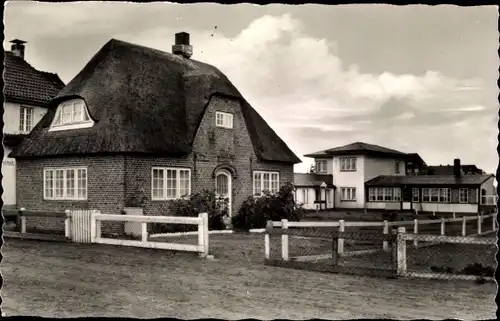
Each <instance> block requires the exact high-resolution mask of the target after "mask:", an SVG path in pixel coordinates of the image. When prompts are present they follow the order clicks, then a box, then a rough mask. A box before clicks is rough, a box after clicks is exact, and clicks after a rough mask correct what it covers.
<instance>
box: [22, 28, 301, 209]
mask: <svg viewBox="0 0 500 321" xmlns="http://www.w3.org/2000/svg"><path fill="white" fill-rule="evenodd" d="M173 52H174V53H167V52H163V51H160V50H156V49H151V48H147V47H143V46H139V45H135V44H131V43H127V42H124V41H120V40H115V39H112V40H110V41H109V42H108V43H106V44H105V45H104V46H103V47H102V49H101V50H99V51H98V52H97V53H96V54H95V56H94V57H93V58H92V59H91V60H90V61H89V62H88V63H87V65H86V66H85V67H84V68H83V69H82V70H81V71H80V72H79V73H78V74H77V75H76V77H75V78H74V79H73V80H71V81H70V83H69V84H68V85H67V86H66V87H65V88H64V89H63V90H62V91H61V92H60V93H59V94H58V95H57V96H56V97H55V98H54V99H53V100H52V101H51V103H50V106H51V107H50V111H49V112H48V113H47V114H46V115H45V117H44V118H43V119H42V120H41V121H40V123H39V124H38V125H37V126H36V127H35V128H34V129H33V131H32V132H31V134H30V135H29V137H28V138H27V139H26V140H25V141H24V142H23V143H22V144H21V145H20V146H19V147H18V148H17V149H15V150H14V151H13V153H12V156H14V157H15V158H16V159H17V160H18V162H19V163H20V165H19V172H20V173H22V175H21V180H22V179H23V178H22V177H26V178H27V177H28V176H29V175H31V176H32V177H34V180H35V181H36V179H37V178H36V175H34V173H32V171H34V170H35V171H39V172H38V174H37V175H39V176H38V177H39V178H40V180H43V174H42V173H43V172H44V171H45V170H46V169H47V168H49V167H54V166H55V167H57V166H61V167H65V166H69V165H71V166H70V167H74V168H76V167H83V168H85V169H86V171H88V173H87V172H86V175H87V176H86V177H87V178H86V179H88V192H85V193H87V195H84V194H83V192H82V195H81V197H80V198H78V199H77V200H78V201H79V202H83V203H86V204H85V206H86V207H88V208H95V207H99V206H100V205H102V203H103V202H102V200H101V199H99V197H101V198H102V197H103V196H102V195H103V194H106V193H107V192H108V190H109V191H111V190H112V191H113V194H116V193H118V194H116V195H114V196H113V200H112V202H118V205H113V206H108V205H107V208H106V206H104V209H102V210H105V211H116V210H118V208H119V207H124V206H127V205H130V203H131V202H132V201H131V200H132V199H134V200H136V199H137V198H139V199H141V202H140V203H141V204H140V206H141V207H143V208H144V209H145V211H150V212H155V211H159V209H160V207H161V206H158V205H157V204H158V203H154V202H152V201H153V200H154V201H158V200H170V199H174V198H176V197H179V195H180V193H184V192H194V191H200V190H201V189H214V187H215V188H217V187H216V184H217V183H216V181H218V182H219V185H220V186H222V187H221V188H220V191H219V192H220V193H222V194H228V196H229V198H231V206H232V208H231V211H232V213H233V214H234V213H235V212H236V210H237V209H238V208H239V204H238V203H241V202H242V200H243V199H244V198H246V197H248V196H250V195H252V194H258V193H261V192H262V189H269V188H271V189H276V188H277V186H278V185H281V184H284V183H285V182H286V181H289V182H293V164H295V163H299V162H300V160H299V158H298V157H297V156H296V155H295V154H294V153H293V152H292V151H291V150H290V149H289V148H288V146H287V145H286V144H285V142H284V141H283V140H282V139H281V138H280V137H278V135H277V134H276V133H275V132H274V130H273V129H272V128H271V127H269V125H268V124H267V123H266V122H265V120H264V119H263V118H262V117H261V116H260V115H259V114H258V113H257V112H256V111H255V109H253V108H252V107H251V106H250V104H249V103H248V102H247V101H246V100H245V99H244V98H243V97H242V95H241V94H240V92H239V91H238V90H237V89H236V88H235V87H234V85H233V84H232V83H231V82H230V81H229V80H228V78H227V77H226V76H225V75H224V74H223V73H222V72H221V71H219V70H218V69H217V68H215V67H214V66H211V65H208V64H205V63H202V62H199V61H196V60H192V59H190V56H191V53H192V48H191V46H190V44H189V35H188V34H186V33H180V34H177V35H176V43H175V44H174V46H173ZM65 108H66V109H65ZM71 113H72V114H71ZM71 115H73V116H71ZM71 119H78V121H77V122H76V123H74V124H73V123H71V121H70V120H71ZM61 124H63V125H64V124H66V125H64V126H59V125H61ZM65 126H66V127H65ZM68 126H69V127H68ZM96 164H99V165H96ZM172 168H174V169H172ZM179 168H181V169H179ZM184 170H185V172H182V171H184ZM92 171H93V172H94V173H92ZM155 171H158V172H155ZM219 171H222V172H223V173H224V175H226V176H225V177H226V178H225V179H226V181H223V178H221V177H219ZM111 172H112V173H113V175H111ZM167 172H168V173H167ZM52 174H53V173H51V172H50V173H49V174H47V173H45V177H47V175H48V177H52V176H51V175H52ZM82 175H83V174H82ZM158 175H159V176H158ZM186 175H187V176H186ZM70 176H71V177H72V175H70ZM152 176H154V178H153V177H152ZM65 177H66V176H65ZM172 177H174V178H173V179H174V180H177V181H175V182H174V183H170V181H169V182H167V183H166V181H167V178H168V179H169V180H170V179H172ZM179 177H184V179H185V178H186V177H188V181H189V183H186V182H184V181H179ZM163 178H164V180H163ZM107 179H108V180H112V182H109V181H106V180H107ZM91 181H92V182H91ZM98 181H102V182H103V183H102V184H100V186H96V187H93V186H92V184H98ZM104 182H105V183H104ZM277 182H278V185H277V184H276V183H277ZM52 183H54V184H56V182H55V181H54V182H49V183H45V184H43V182H40V186H39V188H40V190H41V189H42V185H43V186H44V187H45V190H50V189H51V188H53V187H52V185H51V184H52ZM58 184H59V183H58ZM65 184H66V185H67V184H69V183H65ZM156 184H160V185H161V186H160V185H158V186H159V187H158V186H157V185H156ZM168 184H170V185H168ZM185 184H188V185H189V188H188V187H186V186H185ZM21 185H22V184H21ZM35 185H36V183H35ZM66 185H65V186H66ZM98 185H99V184H98ZM104 185H105V187H103V186H104ZM167 185H168V186H167ZM54 186H55V185H54ZM179 186H184V187H185V189H184V190H182V191H180V190H179V188H180V187H179ZM220 186H219V187H220ZM184 187H183V188H184ZM54 188H55V187H54ZM86 188H87V187H86ZM153 189H158V191H156V190H155V191H153ZM173 189H175V191H176V192H175V193H174V192H172V191H171V190H173ZM232 191H234V193H233V192H232ZM236 191H238V192H237V193H236ZM53 193H56V191H55V190H54V192H51V191H49V192H46V193H45V196H44V198H43V199H42V198H40V199H39V200H35V201H33V197H32V189H30V190H26V191H25V193H23V191H21V193H20V195H21V198H23V197H25V199H21V200H20V203H23V202H27V203H30V202H31V204H24V205H25V207H27V208H28V207H30V206H32V207H47V206H49V205H50V206H54V200H58V199H72V200H75V198H71V197H69V198H68V197H67V196H61V197H60V198H58V197H55V198H54V197H52V196H51V195H52V194H53ZM65 193H66V194H64V193H63V194H64V195H67V192H65ZM68 193H70V194H71V193H72V192H68ZM154 193H158V195H157V196H155V194H154ZM172 193H174V194H175V196H173V195H174V194H172ZM232 193H233V194H235V195H234V197H233V195H232ZM63 194H61V195H63ZM91 194H92V195H91ZM108 194H109V193H108ZM167 194H168V195H167ZM47 195H49V197H47ZM71 195H72V194H71ZM166 195H167V196H166ZM49 201H50V202H49ZM55 204H56V205H55V206H56V207H61V206H63V205H61V204H60V203H55ZM106 204H108V202H106ZM98 205H99V206H98ZM101 207H102V206H101ZM115 207H116V208H115ZM161 208H162V210H164V208H163V207H161ZM98 209H101V208H98Z"/></svg>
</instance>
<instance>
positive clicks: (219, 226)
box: [153, 190, 228, 233]
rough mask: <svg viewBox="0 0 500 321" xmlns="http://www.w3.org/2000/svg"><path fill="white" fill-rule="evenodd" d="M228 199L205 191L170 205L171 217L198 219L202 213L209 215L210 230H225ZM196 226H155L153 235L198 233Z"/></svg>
mask: <svg viewBox="0 0 500 321" xmlns="http://www.w3.org/2000/svg"><path fill="white" fill-rule="evenodd" d="M227 202H228V199H224V198H222V197H216V195H215V192H214V191H209V190H205V191H202V192H201V193H195V194H191V195H190V196H189V197H188V198H181V199H177V200H174V201H172V202H171V203H170V204H169V215H171V216H188V217H197V216H198V215H199V214H200V213H208V229H209V230H225V229H226V226H225V225H224V222H223V217H224V216H227V215H228V213H227ZM197 229H198V227H197V226H196V225H187V224H163V223H157V224H153V233H174V232H188V231H196V230H197Z"/></svg>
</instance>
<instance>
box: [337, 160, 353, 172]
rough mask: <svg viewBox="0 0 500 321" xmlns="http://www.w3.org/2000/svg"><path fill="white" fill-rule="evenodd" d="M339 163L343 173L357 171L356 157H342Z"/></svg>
mask: <svg viewBox="0 0 500 321" xmlns="http://www.w3.org/2000/svg"><path fill="white" fill-rule="evenodd" d="M339 161H340V171H341V172H355V171H356V157H341V158H340V160H339Z"/></svg>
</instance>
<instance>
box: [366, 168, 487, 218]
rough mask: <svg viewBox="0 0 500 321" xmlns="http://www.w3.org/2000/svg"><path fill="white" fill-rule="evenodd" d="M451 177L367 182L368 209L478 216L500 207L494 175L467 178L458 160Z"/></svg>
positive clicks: (391, 178) (386, 178) (380, 177)
mask: <svg viewBox="0 0 500 321" xmlns="http://www.w3.org/2000/svg"><path fill="white" fill-rule="evenodd" d="M454 169H455V171H454V172H453V173H452V174H451V175H418V176H394V175H392V176H386V175H381V176H378V177H375V178H373V179H371V180H369V181H368V182H366V184H365V185H366V188H367V190H368V192H367V195H366V200H367V206H366V207H367V208H368V209H391V210H418V211H421V212H450V213H451V212H455V213H478V212H479V211H481V210H487V209H492V208H494V207H495V206H496V189H495V187H494V185H493V182H494V180H495V177H494V175H492V174H490V175H484V174H483V175H463V174H462V173H461V171H460V160H458V159H456V160H455V165H454Z"/></svg>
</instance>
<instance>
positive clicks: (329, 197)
mask: <svg viewBox="0 0 500 321" xmlns="http://www.w3.org/2000/svg"><path fill="white" fill-rule="evenodd" d="M294 185H295V201H296V202H297V203H300V204H302V205H303V207H304V209H307V210H324V209H332V208H334V207H335V200H334V196H335V186H334V185H333V177H332V175H324V174H323V175H322V174H310V173H309V174H303V173H295V174H294Z"/></svg>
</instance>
